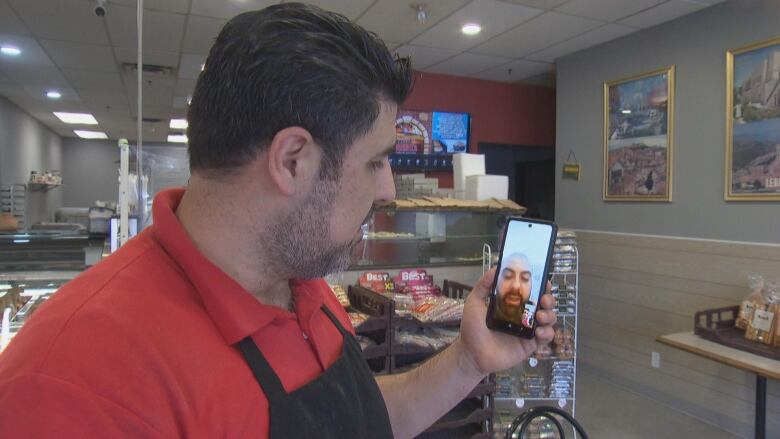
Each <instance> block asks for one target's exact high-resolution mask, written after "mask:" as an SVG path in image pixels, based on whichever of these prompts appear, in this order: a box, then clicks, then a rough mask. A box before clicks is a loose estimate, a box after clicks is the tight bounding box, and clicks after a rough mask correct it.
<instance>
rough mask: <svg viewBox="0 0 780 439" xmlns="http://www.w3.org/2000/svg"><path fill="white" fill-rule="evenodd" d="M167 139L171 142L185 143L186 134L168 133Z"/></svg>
mask: <svg viewBox="0 0 780 439" xmlns="http://www.w3.org/2000/svg"><path fill="white" fill-rule="evenodd" d="M168 141H169V142H171V143H187V135H186V134H168Z"/></svg>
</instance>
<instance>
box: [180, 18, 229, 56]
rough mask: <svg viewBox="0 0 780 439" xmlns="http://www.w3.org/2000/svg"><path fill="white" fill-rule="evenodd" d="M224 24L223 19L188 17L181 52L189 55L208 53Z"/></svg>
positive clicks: (225, 21)
mask: <svg viewBox="0 0 780 439" xmlns="http://www.w3.org/2000/svg"><path fill="white" fill-rule="evenodd" d="M225 23H227V20H225V19H224V18H212V17H199V16H197V15H190V17H189V19H188V20H187V29H186V30H185V31H184V43H183V45H182V50H183V51H184V52H190V53H208V52H209V49H211V46H212V45H213V44H214V40H216V39H217V35H218V34H219V31H221V30H222V28H223V27H224V26H225Z"/></svg>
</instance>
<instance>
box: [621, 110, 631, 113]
mask: <svg viewBox="0 0 780 439" xmlns="http://www.w3.org/2000/svg"><path fill="white" fill-rule="evenodd" d="M620 112H621V113H623V114H631V110H620Z"/></svg>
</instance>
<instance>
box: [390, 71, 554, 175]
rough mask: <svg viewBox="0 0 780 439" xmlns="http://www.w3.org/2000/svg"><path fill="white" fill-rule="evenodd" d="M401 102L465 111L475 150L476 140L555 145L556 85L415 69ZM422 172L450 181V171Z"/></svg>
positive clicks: (471, 146)
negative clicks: (412, 79)
mask: <svg viewBox="0 0 780 439" xmlns="http://www.w3.org/2000/svg"><path fill="white" fill-rule="evenodd" d="M402 108H406V109H410V110H423V111H431V110H440V111H458V112H466V113H470V114H471V139H470V143H469V151H470V152H478V148H477V145H478V144H479V143H480V142H488V143H503V144H509V145H539V146H550V147H553V146H554V145H555V89H553V88H549V87H534V86H527V85H513V84H507V83H504V82H495V81H485V80H482V79H472V78H462V77H459V76H450V75H440V74H436V73H425V72H415V82H414V88H413V89H412V93H411V94H410V95H409V97H408V98H407V99H406V102H404V104H403V105H402ZM427 174H428V175H429V176H430V177H436V178H438V179H439V186H440V187H450V188H451V187H452V184H453V183H452V172H429V173H427Z"/></svg>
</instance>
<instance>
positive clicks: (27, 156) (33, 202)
mask: <svg viewBox="0 0 780 439" xmlns="http://www.w3.org/2000/svg"><path fill="white" fill-rule="evenodd" d="M61 169H62V139H61V138H60V136H59V135H57V134H56V133H54V132H52V131H51V130H49V129H48V128H47V127H46V126H44V125H43V124H42V123H40V122H38V121H37V120H36V119H34V118H33V117H32V116H30V115H29V114H27V113H26V112H25V111H23V110H22V109H20V108H19V107H17V106H16V105H14V104H13V103H11V102H9V101H8V100H7V99H5V98H4V97H0V183H2V184H9V183H26V182H27V181H28V180H29V179H30V171H45V170H61ZM64 183H65V184H67V181H64ZM61 205H62V187H60V188H57V189H53V190H51V191H48V192H30V193H29V195H28V197H27V219H26V221H27V224H28V225H30V224H35V223H37V222H42V221H53V220H54V211H55V210H56V209H57V208H59V207H60V206H61Z"/></svg>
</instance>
